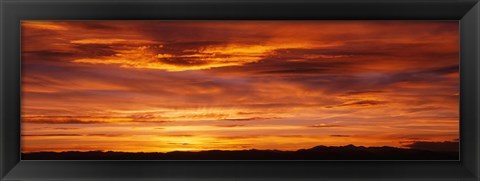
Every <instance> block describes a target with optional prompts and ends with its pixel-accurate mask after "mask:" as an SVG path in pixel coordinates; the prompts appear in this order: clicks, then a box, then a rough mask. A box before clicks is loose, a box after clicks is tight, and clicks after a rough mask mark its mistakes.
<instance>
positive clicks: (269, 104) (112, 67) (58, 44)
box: [22, 21, 459, 153]
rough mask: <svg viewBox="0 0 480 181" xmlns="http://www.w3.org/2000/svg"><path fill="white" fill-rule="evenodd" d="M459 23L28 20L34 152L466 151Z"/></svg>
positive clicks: (26, 143)
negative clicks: (454, 145)
mask: <svg viewBox="0 0 480 181" xmlns="http://www.w3.org/2000/svg"><path fill="white" fill-rule="evenodd" d="M458 66H459V33H458V22H457V21H22V152H24V153H28V152H38V151H96V150H103V151H124V152H169V151H202V150H214V149H215V150H244V149H278V150H298V149H304V148H311V147H314V146H318V145H325V146H341V145H348V144H353V145H357V146H392V147H400V148H409V147H410V145H411V144H412V143H415V142H449V141H453V142H458V138H459V102H458V97H459V88H458V86H459V72H458Z"/></svg>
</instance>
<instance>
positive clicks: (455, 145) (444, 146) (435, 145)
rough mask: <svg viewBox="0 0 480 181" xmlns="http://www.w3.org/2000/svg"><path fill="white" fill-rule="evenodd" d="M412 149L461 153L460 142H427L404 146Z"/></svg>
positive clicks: (415, 142)
mask: <svg viewBox="0 0 480 181" xmlns="http://www.w3.org/2000/svg"><path fill="white" fill-rule="evenodd" d="M404 146H405V147H408V148H411V149H419V150H430V151H451V152H458V151H459V142H458V141H455V142H453V141H443V142H427V141H414V142H413V143H411V144H407V145H404Z"/></svg>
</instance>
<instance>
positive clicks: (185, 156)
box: [22, 145, 459, 160]
mask: <svg viewBox="0 0 480 181" xmlns="http://www.w3.org/2000/svg"><path fill="white" fill-rule="evenodd" d="M458 158H459V155H458V152H442V151H428V150H417V149H404V148H394V147H363V146H353V145H348V146H328V147H327V146H316V147H313V148H310V149H300V150H297V151H279V150H240V151H220V150H211V151H199V152H188V151H174V152H167V153H130V152H111V151H108V152H103V151H89V152H75V151H70V152H35V153H23V154H22V159H23V160H458Z"/></svg>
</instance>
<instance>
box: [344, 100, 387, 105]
mask: <svg viewBox="0 0 480 181" xmlns="http://www.w3.org/2000/svg"><path fill="white" fill-rule="evenodd" d="M382 104H387V102H386V101H375V100H362V101H355V102H349V103H343V104H341V105H338V106H336V107H342V106H376V105H382Z"/></svg>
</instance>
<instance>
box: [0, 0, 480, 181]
mask: <svg viewBox="0 0 480 181" xmlns="http://www.w3.org/2000/svg"><path fill="white" fill-rule="evenodd" d="M0 16H1V17H0V27H1V28H0V40H1V44H0V46H1V48H0V54H1V56H0V58H1V61H0V73H1V74H0V86H1V89H0V90H1V91H0V100H1V101H0V180H129V179H130V180H151V179H156V180H432V181H434V180H435V181H437V180H456V181H460V180H461V181H479V180H480V175H479V174H480V159H479V156H480V155H479V153H480V150H479V146H480V142H479V132H480V124H479V112H480V111H479V103H480V101H479V98H480V97H479V93H480V92H479V91H480V90H479V88H480V87H479V86H480V84H479V72H480V64H479V63H480V55H479V52H480V46H479V44H480V27H479V25H480V3H479V2H478V0H296V1H295V0H243V1H240V0H177V1H174V0H138V1H135V0H116V1H108V0H83V1H82V0H0ZM21 20H458V21H460V44H461V46H460V143H461V145H460V151H461V154H460V160H459V161H309V162H305V161H26V160H20V96H21V92H20V65H21V64H20V58H21V57H20V56H21V55H20V21H21Z"/></svg>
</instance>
